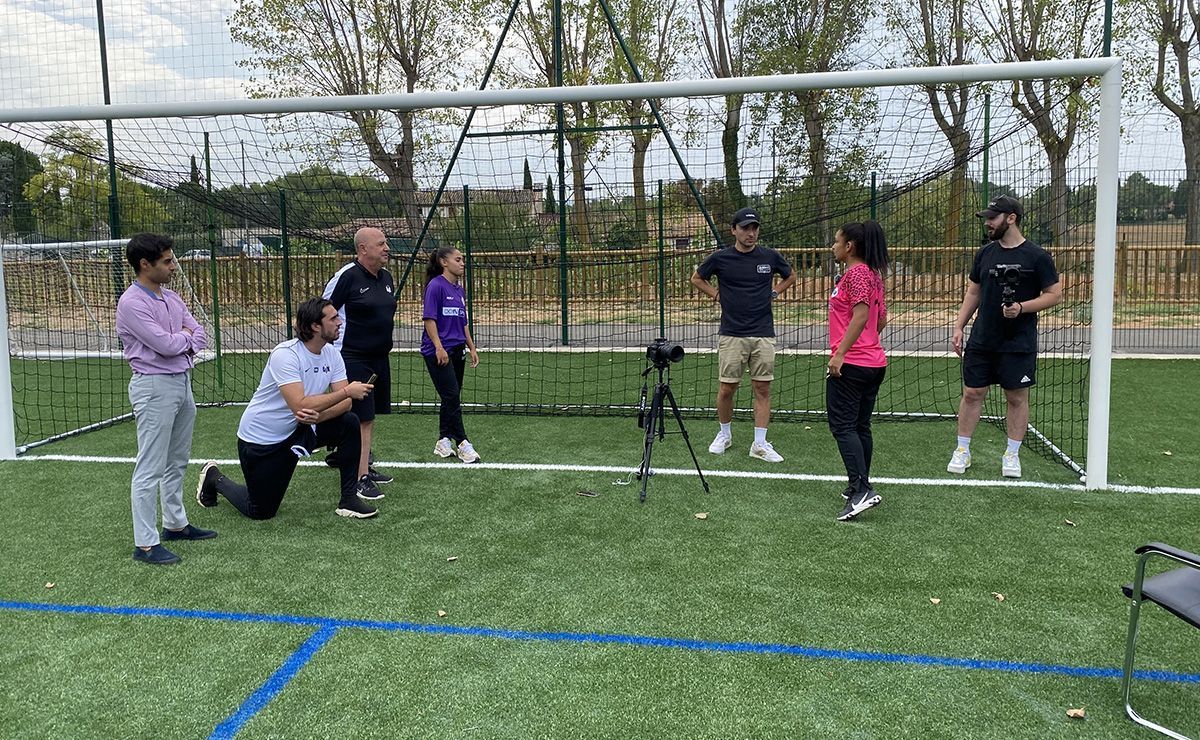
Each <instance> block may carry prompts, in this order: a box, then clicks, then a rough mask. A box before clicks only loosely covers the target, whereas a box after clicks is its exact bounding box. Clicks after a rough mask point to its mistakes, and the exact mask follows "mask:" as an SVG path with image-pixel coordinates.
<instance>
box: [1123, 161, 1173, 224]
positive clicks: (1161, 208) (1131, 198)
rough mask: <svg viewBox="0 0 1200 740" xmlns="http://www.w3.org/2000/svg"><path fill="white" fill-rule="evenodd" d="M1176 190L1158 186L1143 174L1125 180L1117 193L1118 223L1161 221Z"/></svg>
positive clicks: (1130, 176)
mask: <svg viewBox="0 0 1200 740" xmlns="http://www.w3.org/2000/svg"><path fill="white" fill-rule="evenodd" d="M1174 190H1175V188H1173V187H1171V186H1170V185H1156V184H1154V183H1153V182H1151V181H1150V178H1148V177H1146V176H1145V175H1143V174H1142V173H1141V172H1134V173H1133V174H1131V175H1129V177H1126V178H1125V182H1123V183H1121V187H1120V189H1119V190H1118V191H1117V221H1118V222H1119V223H1124V224H1133V223H1149V222H1153V221H1161V220H1162V219H1164V218H1165V217H1166V215H1167V210H1168V207H1169V205H1170V202H1171V196H1172V194H1173V193H1174Z"/></svg>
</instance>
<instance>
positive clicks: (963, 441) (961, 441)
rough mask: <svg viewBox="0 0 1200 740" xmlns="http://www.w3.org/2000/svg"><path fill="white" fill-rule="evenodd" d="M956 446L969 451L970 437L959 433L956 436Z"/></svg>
mask: <svg viewBox="0 0 1200 740" xmlns="http://www.w3.org/2000/svg"><path fill="white" fill-rule="evenodd" d="M958 446H959V447H961V448H963V449H964V450H966V451H967V452H970V451H971V438H970V437H963V436H961V435H960V436H959V438H958Z"/></svg>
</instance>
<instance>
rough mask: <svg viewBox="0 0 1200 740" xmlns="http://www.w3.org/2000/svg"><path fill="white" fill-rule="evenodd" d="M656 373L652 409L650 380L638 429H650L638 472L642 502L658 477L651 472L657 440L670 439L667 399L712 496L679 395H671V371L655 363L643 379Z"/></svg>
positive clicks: (697, 471)
mask: <svg viewBox="0 0 1200 740" xmlns="http://www.w3.org/2000/svg"><path fill="white" fill-rule="evenodd" d="M653 370H658V382H657V383H655V384H654V394H653V395H652V396H651V397H650V407H649V408H647V407H646V391H647V389H648V387H649V384H650V381H649V380H647V381H646V382H645V383H643V384H642V410H641V411H640V412H639V413H638V426H639V427H642V428H643V429H645V430H646V441H645V443H644V444H643V445H642V465H641V467H639V468H638V472H637V476H638V478H641V480H642V493H641V496H640V497H639V498H638V500H639V501H641V502H642V503H645V502H646V486H647V485H648V484H649V483H650V476H651V475H653V474H654V472H653V471H652V470H651V469H650V455H651V453H652V452H653V451H654V437H655V436H656V435H657V436H658V438H659V439H665V438H666V436H667V426H666V413H665V411H664V408H663V401H664V400H666V401H670V402H671V413H673V414H674V415H675V423H677V424H678V425H679V433H680V434H682V435H683V441H684V443H685V444H686V445H687V448H688V452H690V453H692V463H693V464H695V466H696V474H697V475H699V476H700V485H702V486H704V492H705V493H708V481H707V480H705V479H704V471H702V470H700V461H699V460H697V459H696V451H695V450H694V449H692V441H691V440H690V439H688V433H687V429H686V428H684V426H683V417H682V416H680V415H679V406H677V405H676V404H675V394H674V393H672V392H671V385H670V380H669V378H670V372H669V371H668V370H667V365H662V364H658V363H655V364H654V365H652V366H650V367H648V368H646V369H645V370H644V371H643V372H642V377H643V378H645V377H646V376H648V375H649V374H650V373H651V371H653Z"/></svg>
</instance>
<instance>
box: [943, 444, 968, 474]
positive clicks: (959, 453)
mask: <svg viewBox="0 0 1200 740" xmlns="http://www.w3.org/2000/svg"><path fill="white" fill-rule="evenodd" d="M969 467H971V451H970V450H968V449H967V448H966V447H959V448H957V449H955V450H954V454H953V455H951V456H950V464H949V465H947V466H946V472H947V473H959V474H962V473H965V472H967V468H969Z"/></svg>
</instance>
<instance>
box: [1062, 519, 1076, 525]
mask: <svg viewBox="0 0 1200 740" xmlns="http://www.w3.org/2000/svg"><path fill="white" fill-rule="evenodd" d="M1063 521H1064V522H1066V523H1067V526H1070V527H1074V526H1075V522H1073V521H1071V520H1070V519H1063Z"/></svg>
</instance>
